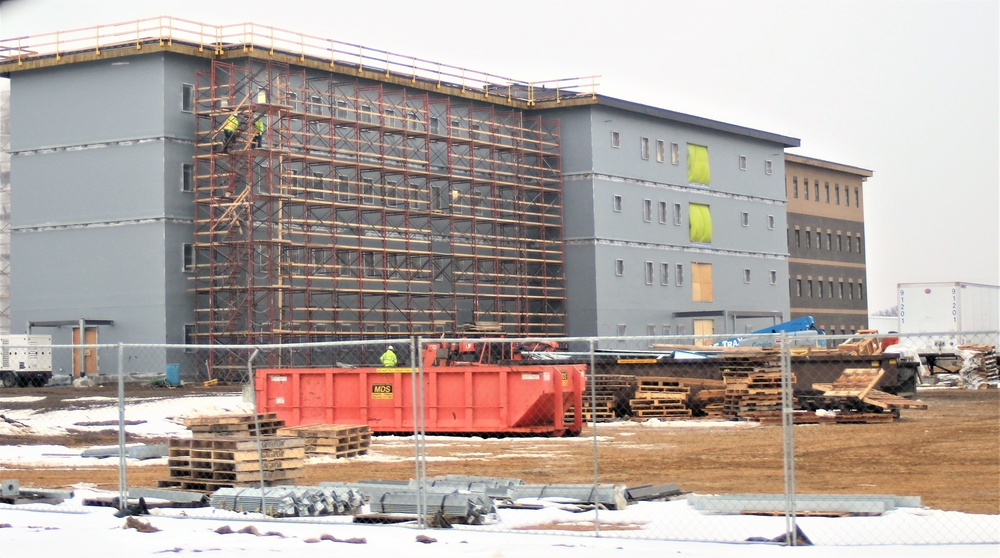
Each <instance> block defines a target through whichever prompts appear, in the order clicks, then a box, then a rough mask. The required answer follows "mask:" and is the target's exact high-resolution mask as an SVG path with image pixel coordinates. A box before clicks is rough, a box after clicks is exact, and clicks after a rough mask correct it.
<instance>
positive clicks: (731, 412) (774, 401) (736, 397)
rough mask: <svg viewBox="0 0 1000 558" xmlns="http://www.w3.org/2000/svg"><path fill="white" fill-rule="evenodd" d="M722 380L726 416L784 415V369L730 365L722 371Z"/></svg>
mask: <svg viewBox="0 0 1000 558" xmlns="http://www.w3.org/2000/svg"><path fill="white" fill-rule="evenodd" d="M722 380H723V381H724V382H725V385H726V391H725V398H724V401H723V404H722V415H723V416H724V417H726V418H730V419H750V420H760V419H761V418H765V417H773V416H780V415H781V368H779V367H776V366H771V367H757V366H729V367H727V368H726V369H724V370H723V371H722Z"/></svg>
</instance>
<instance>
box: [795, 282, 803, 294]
mask: <svg viewBox="0 0 1000 558" xmlns="http://www.w3.org/2000/svg"><path fill="white" fill-rule="evenodd" d="M795 296H797V297H801V296H802V279H796V280H795Z"/></svg>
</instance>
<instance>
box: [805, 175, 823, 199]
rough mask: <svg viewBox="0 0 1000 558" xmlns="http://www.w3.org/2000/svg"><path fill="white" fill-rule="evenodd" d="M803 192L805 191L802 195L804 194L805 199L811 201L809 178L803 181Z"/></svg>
mask: <svg viewBox="0 0 1000 558" xmlns="http://www.w3.org/2000/svg"><path fill="white" fill-rule="evenodd" d="M802 190H803V192H802V193H803V195H804V197H805V199H807V200H808V199H809V179H808V178H803V179H802ZM816 196H819V194H816Z"/></svg>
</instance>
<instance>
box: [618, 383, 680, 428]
mask: <svg viewBox="0 0 1000 558" xmlns="http://www.w3.org/2000/svg"><path fill="white" fill-rule="evenodd" d="M690 391H691V388H689V387H687V386H684V385H682V384H681V382H680V381H678V380H668V379H661V378H639V380H638V385H637V386H636V390H635V397H633V398H632V399H631V400H629V404H630V405H631V407H632V416H633V417H635V418H637V419H648V418H689V417H691V409H690V408H688V406H687V398H688V394H689V393H690Z"/></svg>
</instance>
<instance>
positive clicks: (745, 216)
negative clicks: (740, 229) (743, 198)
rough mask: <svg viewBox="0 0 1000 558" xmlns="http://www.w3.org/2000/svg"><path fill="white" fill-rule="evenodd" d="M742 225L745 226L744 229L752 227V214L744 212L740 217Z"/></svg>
mask: <svg viewBox="0 0 1000 558" xmlns="http://www.w3.org/2000/svg"><path fill="white" fill-rule="evenodd" d="M740 224H741V225H743V226H744V227H749V226H750V213H748V212H746V211H744V212H743V213H742V214H741V215H740Z"/></svg>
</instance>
